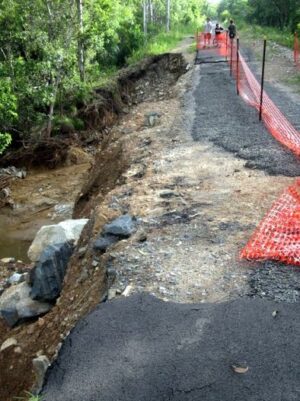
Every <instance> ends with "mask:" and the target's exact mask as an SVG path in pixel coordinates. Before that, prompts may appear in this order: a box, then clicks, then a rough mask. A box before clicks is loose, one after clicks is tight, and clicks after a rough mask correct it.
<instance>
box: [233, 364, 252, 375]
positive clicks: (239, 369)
mask: <svg viewBox="0 0 300 401" xmlns="http://www.w3.org/2000/svg"><path fill="white" fill-rule="evenodd" d="M231 367H232V370H233V371H234V372H235V373H239V374H244V373H246V372H248V370H249V367H248V366H245V365H243V366H242V365H232V366H231Z"/></svg>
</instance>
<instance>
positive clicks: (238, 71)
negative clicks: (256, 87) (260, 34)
mask: <svg viewBox="0 0 300 401" xmlns="http://www.w3.org/2000/svg"><path fill="white" fill-rule="evenodd" d="M239 83H240V38H239V37H237V39H236V94H237V95H239V94H240V89H239Z"/></svg>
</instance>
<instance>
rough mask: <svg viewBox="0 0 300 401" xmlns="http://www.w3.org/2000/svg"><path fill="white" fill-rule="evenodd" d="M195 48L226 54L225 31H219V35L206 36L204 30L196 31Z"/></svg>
mask: <svg viewBox="0 0 300 401" xmlns="http://www.w3.org/2000/svg"><path fill="white" fill-rule="evenodd" d="M195 38H196V47H197V50H203V49H205V50H210V51H211V52H215V53H216V54H217V55H218V54H221V55H224V56H225V55H226V53H227V52H226V50H225V49H226V41H227V35H226V32H224V33H220V34H219V35H215V34H212V35H210V36H206V35H205V33H204V32H197V33H196V35H195Z"/></svg>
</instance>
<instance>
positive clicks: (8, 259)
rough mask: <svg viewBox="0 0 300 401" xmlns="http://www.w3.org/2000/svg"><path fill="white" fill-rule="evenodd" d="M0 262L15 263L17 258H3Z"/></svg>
mask: <svg viewBox="0 0 300 401" xmlns="http://www.w3.org/2000/svg"><path fill="white" fill-rule="evenodd" d="M0 261H1V262H2V263H15V261H16V259H15V258H2V259H1V260H0Z"/></svg>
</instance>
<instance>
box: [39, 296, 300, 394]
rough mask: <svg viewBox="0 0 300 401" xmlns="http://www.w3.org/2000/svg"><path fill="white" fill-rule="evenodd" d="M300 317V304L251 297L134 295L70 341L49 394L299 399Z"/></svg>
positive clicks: (104, 309) (88, 322) (107, 306)
mask: <svg viewBox="0 0 300 401" xmlns="http://www.w3.org/2000/svg"><path fill="white" fill-rule="evenodd" d="M299 313H300V305H299V303H294V304H287V303H281V304H278V303H276V302H271V301H266V300H260V299H249V298H245V299H239V300H236V301H232V302H228V303H222V304H199V305H197V304H189V305H187V304H175V303H167V302H163V301H161V300H158V299H157V298H155V297H152V296H150V295H134V296H131V297H129V298H126V299H118V300H114V301H112V302H109V303H104V304H101V305H99V306H98V307H97V309H96V310H95V311H94V312H92V313H91V314H90V315H89V316H88V317H87V318H86V319H84V320H82V321H81V322H79V323H78V324H77V326H76V328H75V329H74V330H73V332H72V333H71V335H70V336H69V337H68V339H67V340H66V342H65V344H64V345H63V348H62V350H61V352H60V355H59V358H58V360H57V362H56V363H55V364H54V365H53V366H52V368H51V369H50V371H49V374H48V378H47V383H46V385H45V388H44V391H43V398H42V399H43V400H44V401H54V400H55V401H167V400H174V401H192V400H193V401H199V400H201V401H235V400H236V401H241V400H245V401H296V400H299V399H300V335H299V334H300V320H299ZM233 366H237V367H240V368H242V369H241V371H242V372H244V373H237V372H236V371H235V370H234V368H233Z"/></svg>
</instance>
